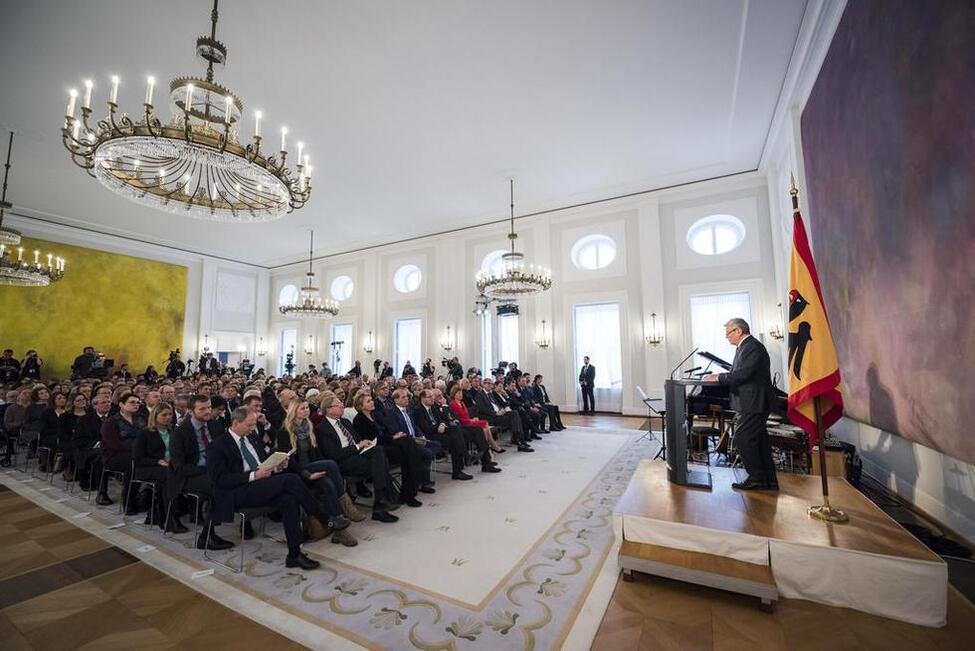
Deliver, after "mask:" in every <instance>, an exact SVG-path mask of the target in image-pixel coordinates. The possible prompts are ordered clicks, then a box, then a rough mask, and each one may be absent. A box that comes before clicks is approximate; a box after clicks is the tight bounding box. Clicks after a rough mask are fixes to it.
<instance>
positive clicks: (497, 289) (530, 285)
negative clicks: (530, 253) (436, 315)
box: [474, 179, 552, 298]
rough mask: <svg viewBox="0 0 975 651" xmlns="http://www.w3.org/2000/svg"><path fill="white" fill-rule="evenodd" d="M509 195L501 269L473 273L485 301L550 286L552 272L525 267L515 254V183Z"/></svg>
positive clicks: (522, 255) (528, 293) (541, 289)
mask: <svg viewBox="0 0 975 651" xmlns="http://www.w3.org/2000/svg"><path fill="white" fill-rule="evenodd" d="M510 192H511V232H510V233H509V234H508V239H509V240H510V241H511V251H509V252H507V253H505V254H504V255H502V256H501V269H500V270H498V272H497V273H487V272H484V271H479V272H477V276H475V279H474V280H475V283H476V285H477V291H478V292H480V293H481V294H484V295H485V296H487V297H488V298H517V297H519V296H529V295H531V294H537V293H539V292H544V291H545V290H547V289H549V288H550V287H551V286H552V271H551V269H548V268H546V267H540V266H535V265H528V266H526V265H525V256H524V254H522V253H518V252H517V251H515V240H516V239H518V235H517V234H516V233H515V182H514V179H511V181H510Z"/></svg>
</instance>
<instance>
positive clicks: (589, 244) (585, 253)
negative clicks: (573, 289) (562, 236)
mask: <svg viewBox="0 0 975 651" xmlns="http://www.w3.org/2000/svg"><path fill="white" fill-rule="evenodd" d="M571 256H572V264H574V265H575V266H576V267H577V268H578V269H584V270H586V271H593V270H596V269H602V268H603V267H607V266H609V265H610V264H611V263H612V262H613V260H615V259H616V242H614V241H613V238H611V237H610V236H609V235H586V236H585V237H580V238H579V239H578V240H576V243H575V244H573V245H572V252H571Z"/></svg>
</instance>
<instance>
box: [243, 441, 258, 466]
mask: <svg viewBox="0 0 975 651" xmlns="http://www.w3.org/2000/svg"><path fill="white" fill-rule="evenodd" d="M240 456H242V457H244V465H245V466H247V470H257V466H258V463H257V459H255V458H254V455H253V454H251V451H250V450H248V449H247V444H246V443H245V442H244V439H243V437H241V439H240Z"/></svg>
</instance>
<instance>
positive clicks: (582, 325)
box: [574, 303, 623, 412]
mask: <svg viewBox="0 0 975 651" xmlns="http://www.w3.org/2000/svg"><path fill="white" fill-rule="evenodd" d="M574 321H575V352H576V355H575V357H576V359H575V363H576V368H575V378H576V381H575V383H576V402H577V403H578V406H579V409H580V410H581V409H582V389H581V388H580V387H579V382H578V377H579V371H580V370H581V369H582V358H583V357H585V356H587V355H588V356H589V363H590V364H592V365H593V366H594V367H596V382H595V386H594V393H595V398H596V409H597V410H599V411H614V412H621V411H623V357H622V349H621V340H620V306H619V303H601V304H598V305H577V306H576V307H575V319H574Z"/></svg>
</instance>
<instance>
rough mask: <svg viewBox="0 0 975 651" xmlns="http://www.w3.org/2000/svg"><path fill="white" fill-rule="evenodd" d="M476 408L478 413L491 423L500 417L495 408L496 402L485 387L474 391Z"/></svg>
mask: <svg viewBox="0 0 975 651" xmlns="http://www.w3.org/2000/svg"><path fill="white" fill-rule="evenodd" d="M474 408H475V409H476V410H477V415H478V416H479V417H480V418H483V419H484V420H486V421H488V422H489V423H490V422H492V421H494V420H495V419H496V418H497V417H498V413H497V412H496V411H495V410H494V402H493V401H492V400H491V396H489V395H488V394H487V392H486V391H484V389H480V390H478V391H475V392H474Z"/></svg>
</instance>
